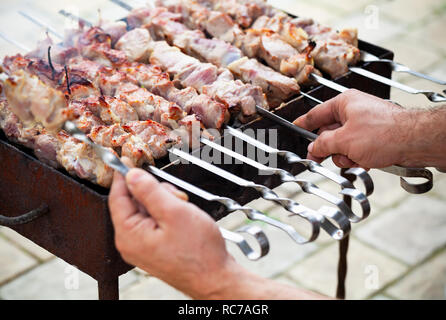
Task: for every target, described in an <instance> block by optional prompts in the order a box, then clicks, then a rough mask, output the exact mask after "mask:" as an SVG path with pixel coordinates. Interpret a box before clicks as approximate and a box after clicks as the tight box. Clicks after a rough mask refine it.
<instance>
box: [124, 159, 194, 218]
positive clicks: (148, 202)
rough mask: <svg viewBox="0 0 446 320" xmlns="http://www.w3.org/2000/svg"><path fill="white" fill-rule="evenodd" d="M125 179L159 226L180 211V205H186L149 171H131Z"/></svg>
mask: <svg viewBox="0 0 446 320" xmlns="http://www.w3.org/2000/svg"><path fill="white" fill-rule="evenodd" d="M125 178H126V182H127V186H128V188H129V190H130V192H131V193H132V195H133V197H135V199H136V200H137V201H138V202H140V203H141V204H142V205H143V206H144V207H145V208H146V210H147V212H148V213H149V214H150V215H151V216H152V217H153V218H154V219H155V220H156V221H157V222H158V223H159V224H162V220H164V219H166V217H167V216H169V215H171V213H173V212H175V211H178V208H177V207H178V206H179V205H182V204H184V203H185V201H184V200H181V199H179V198H178V197H177V196H175V195H174V194H172V192H171V191H169V190H168V189H167V188H166V187H165V186H164V184H162V183H160V182H159V181H158V180H157V179H156V178H155V177H154V176H152V175H151V174H150V173H148V172H147V171H144V170H142V169H138V168H135V169H131V170H130V171H129V173H127V176H126V177H125ZM173 208H175V210H173ZM171 209H172V210H171Z"/></svg>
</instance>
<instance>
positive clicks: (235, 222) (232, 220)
mask: <svg viewBox="0 0 446 320" xmlns="http://www.w3.org/2000/svg"><path fill="white" fill-rule="evenodd" d="M247 206H250V204H249V203H248V204H247ZM251 207H252V206H251ZM246 223H249V220H248V218H247V217H246V215H245V214H244V213H243V212H241V211H235V212H232V213H230V214H229V215H227V216H226V217H224V218H223V219H220V220H218V221H217V224H218V225H219V226H220V227H222V228H226V229H228V230H234V229H237V228H238V227H240V226H241V225H244V224H246Z"/></svg>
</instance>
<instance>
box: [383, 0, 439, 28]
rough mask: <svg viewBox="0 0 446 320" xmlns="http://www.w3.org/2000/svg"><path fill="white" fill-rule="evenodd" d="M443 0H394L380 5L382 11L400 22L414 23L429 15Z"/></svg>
mask: <svg viewBox="0 0 446 320" xmlns="http://www.w3.org/2000/svg"><path fill="white" fill-rule="evenodd" d="M442 3H443V0H423V1H418V0H394V1H386V2H384V3H383V5H381V6H380V9H381V12H382V13H383V14H385V15H387V16H389V17H391V18H393V19H395V21H398V22H403V23H414V22H416V21H420V20H422V19H424V18H426V17H427V16H429V15H430V14H431V13H432V12H433V11H434V8H436V7H439V6H441V5H442Z"/></svg>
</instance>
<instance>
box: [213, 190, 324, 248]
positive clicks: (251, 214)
mask: <svg viewBox="0 0 446 320" xmlns="http://www.w3.org/2000/svg"><path fill="white" fill-rule="evenodd" d="M216 201H218V202H220V203H222V204H223V205H225V206H226V208H228V211H229V212H232V211H241V212H243V213H244V214H245V215H246V217H248V219H250V220H253V221H260V222H264V223H267V224H269V225H272V226H274V227H276V228H279V229H281V230H283V231H285V232H286V233H287V234H288V235H289V236H290V238H291V239H293V240H294V241H295V242H296V243H298V244H305V243H308V242H311V241H314V240H316V238H317V237H318V235H319V225H320V223H319V221H318V220H316V219H310V223H311V228H312V229H311V235H310V236H309V237H308V238H305V237H303V236H301V235H300V234H299V233H298V232H297V231H296V230H295V229H294V228H293V227H291V226H290V225H288V224H286V223H283V222H281V221H279V220H276V219H272V218H270V217H268V216H266V215H265V214H263V213H262V212H260V211H258V210H256V209H253V208H250V207H247V206H241V205H240V204H238V203H237V202H236V201H234V200H232V199H230V198H226V197H218V199H216ZM293 214H294V215H298V214H297V213H293Z"/></svg>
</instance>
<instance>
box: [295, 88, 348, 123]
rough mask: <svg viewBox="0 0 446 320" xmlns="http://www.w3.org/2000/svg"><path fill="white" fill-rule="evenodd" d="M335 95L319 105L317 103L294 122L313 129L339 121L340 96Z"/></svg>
mask: <svg viewBox="0 0 446 320" xmlns="http://www.w3.org/2000/svg"><path fill="white" fill-rule="evenodd" d="M338 97H339V96H336V97H335V98H333V99H330V100H328V101H326V102H324V103H322V104H320V105H317V106H316V107H314V108H313V109H311V110H310V111H308V112H307V113H306V114H304V115H303V116H300V117H299V118H297V119H296V120H294V122H293V123H294V124H295V125H297V126H299V127H302V128H304V129H307V130H310V131H313V130H315V129H318V128H320V127H323V126H327V125H331V124H334V123H338V122H339V118H340V117H339V112H338V110H339V108H338V106H339V103H340V98H338Z"/></svg>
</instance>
